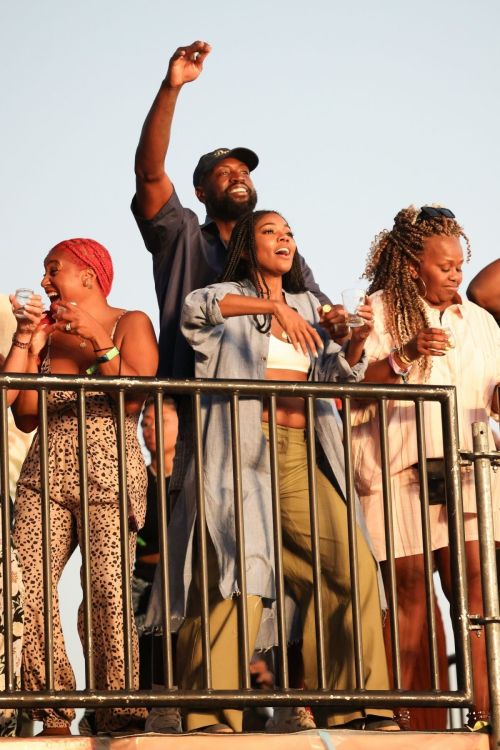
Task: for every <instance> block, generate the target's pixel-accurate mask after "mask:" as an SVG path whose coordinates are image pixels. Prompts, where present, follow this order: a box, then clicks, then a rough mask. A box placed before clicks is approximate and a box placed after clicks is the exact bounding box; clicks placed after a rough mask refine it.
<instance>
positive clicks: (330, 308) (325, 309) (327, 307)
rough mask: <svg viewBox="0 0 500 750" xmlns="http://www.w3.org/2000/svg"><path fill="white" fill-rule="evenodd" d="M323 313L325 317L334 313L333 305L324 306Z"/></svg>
mask: <svg viewBox="0 0 500 750" xmlns="http://www.w3.org/2000/svg"><path fill="white" fill-rule="evenodd" d="M321 311H322V312H324V313H325V315H326V313H329V312H331V311H332V306H331V305H323V307H322V308H321Z"/></svg>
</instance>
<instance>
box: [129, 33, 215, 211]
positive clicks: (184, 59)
mask: <svg viewBox="0 0 500 750" xmlns="http://www.w3.org/2000/svg"><path fill="white" fill-rule="evenodd" d="M210 51H211V47H210V45H209V44H207V43H206V42H199V41H198V42H193V43H192V44H190V45H189V46H187V47H179V48H178V49H177V50H176V51H175V52H174V54H173V55H172V57H171V58H170V62H169V65H168V70H167V75H166V76H165V79H164V81H163V82H162V84H161V86H160V90H159V91H158V94H157V95H156V98H155V100H154V102H153V105H152V107H151V109H150V110H149V113H148V116H147V117H146V120H145V122H144V125H143V127H142V132H141V137H140V139H139V145H138V146H137V151H136V155H135V175H136V199H137V206H138V208H139V211H140V213H141V214H142V216H143V218H145V219H151V218H153V216H155V215H156V214H157V213H158V211H159V210H160V208H162V206H164V205H165V203H167V201H168V200H169V198H170V196H171V195H172V192H173V189H174V188H173V185H172V182H171V181H170V178H169V176H168V175H167V173H166V171H165V158H166V155H167V151H168V146H169V143H170V131H171V128H172V120H173V117H174V112H175V105H176V103H177V97H178V96H179V92H180V90H181V88H182V87H183V85H184V84H185V83H189V82H190V81H194V80H196V78H198V76H199V75H200V73H201V71H202V69H203V62H204V60H205V58H206V56H207V55H208V54H209V53H210Z"/></svg>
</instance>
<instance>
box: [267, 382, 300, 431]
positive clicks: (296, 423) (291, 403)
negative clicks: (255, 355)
mask: <svg viewBox="0 0 500 750" xmlns="http://www.w3.org/2000/svg"><path fill="white" fill-rule="evenodd" d="M266 380H293V381H294V382H297V381H298V380H301V381H305V380H307V373H305V372H297V370H273V369H271V368H269V369H267V370H266ZM276 420H277V423H278V424H280V425H283V427H297V428H299V429H304V428H305V426H306V414H305V407H304V399H303V398H298V397H297V396H284V397H280V398H278V399H277V401H276ZM262 421H263V422H269V410H268V406H267V403H266V401H264V409H263V411H262Z"/></svg>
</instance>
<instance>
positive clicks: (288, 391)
mask: <svg viewBox="0 0 500 750" xmlns="http://www.w3.org/2000/svg"><path fill="white" fill-rule="evenodd" d="M2 384H6V385H7V386H8V387H9V388H15V389H16V390H17V389H20V390H30V389H31V390H33V387H35V390H38V388H39V387H40V388H46V389H49V390H55V389H57V390H69V391H75V390H76V389H77V388H84V389H85V390H86V391H89V390H90V391H101V392H104V393H107V392H114V391H116V390H120V389H122V390H125V391H142V392H145V391H151V392H157V391H162V390H168V391H169V393H170V394H171V395H175V394H181V393H185V394H193V393H195V392H196V391H197V390H198V391H200V392H201V391H203V393H223V394H224V395H227V391H228V389H237V390H238V392H239V394H240V398H241V397H242V396H246V395H254V396H262V395H267V396H269V395H270V394H272V393H274V394H276V395H278V394H279V395H288V396H296V395H297V394H300V396H307V395H315V396H317V397H320V396H321V397H327V396H330V395H335V396H337V397H338V398H342V397H343V396H352V397H353V398H354V397H356V398H360V399H371V398H376V399H380V398H384V397H385V398H386V399H388V400H398V401H414V400H415V399H416V398H423V399H425V400H426V401H439V402H441V403H444V402H446V400H447V398H448V397H449V395H448V394H449V393H450V392H451V391H454V387H453V386H445V385H443V386H439V385H433V386H427V385H410V384H407V385H405V386H404V388H402V387H401V386H400V385H390V384H378V383H356V384H352V383H315V382H312V381H304V382H300V383H296V382H293V383H291V382H290V381H279V380H262V381H260V380H259V381H255V380H237V379H234V380H230V379H228V380H205V379H201V378H199V379H193V380H167V379H164V380H161V379H159V378H131V377H116V378H113V377H90V376H86V377H83V376H79V375H33V374H30V375H17V374H12V373H9V374H3V375H0V385H2Z"/></svg>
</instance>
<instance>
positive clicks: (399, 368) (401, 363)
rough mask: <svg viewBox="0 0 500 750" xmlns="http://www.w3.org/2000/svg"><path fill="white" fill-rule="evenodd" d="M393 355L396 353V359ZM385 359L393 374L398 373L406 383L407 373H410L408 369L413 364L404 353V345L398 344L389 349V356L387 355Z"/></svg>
mask: <svg viewBox="0 0 500 750" xmlns="http://www.w3.org/2000/svg"><path fill="white" fill-rule="evenodd" d="M394 355H396V357H397V358H398V361H396V358H395V356H394ZM387 361H388V363H389V365H390V367H391V369H392V371H393V372H394V374H395V375H399V376H400V377H401V378H403V383H406V382H407V379H408V375H409V374H410V370H411V368H412V366H413V362H412V360H411V359H409V357H407V356H406V354H405V353H404V345H403V346H400V347H399V348H398V349H391V351H390V353H389V356H388V357H387Z"/></svg>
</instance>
